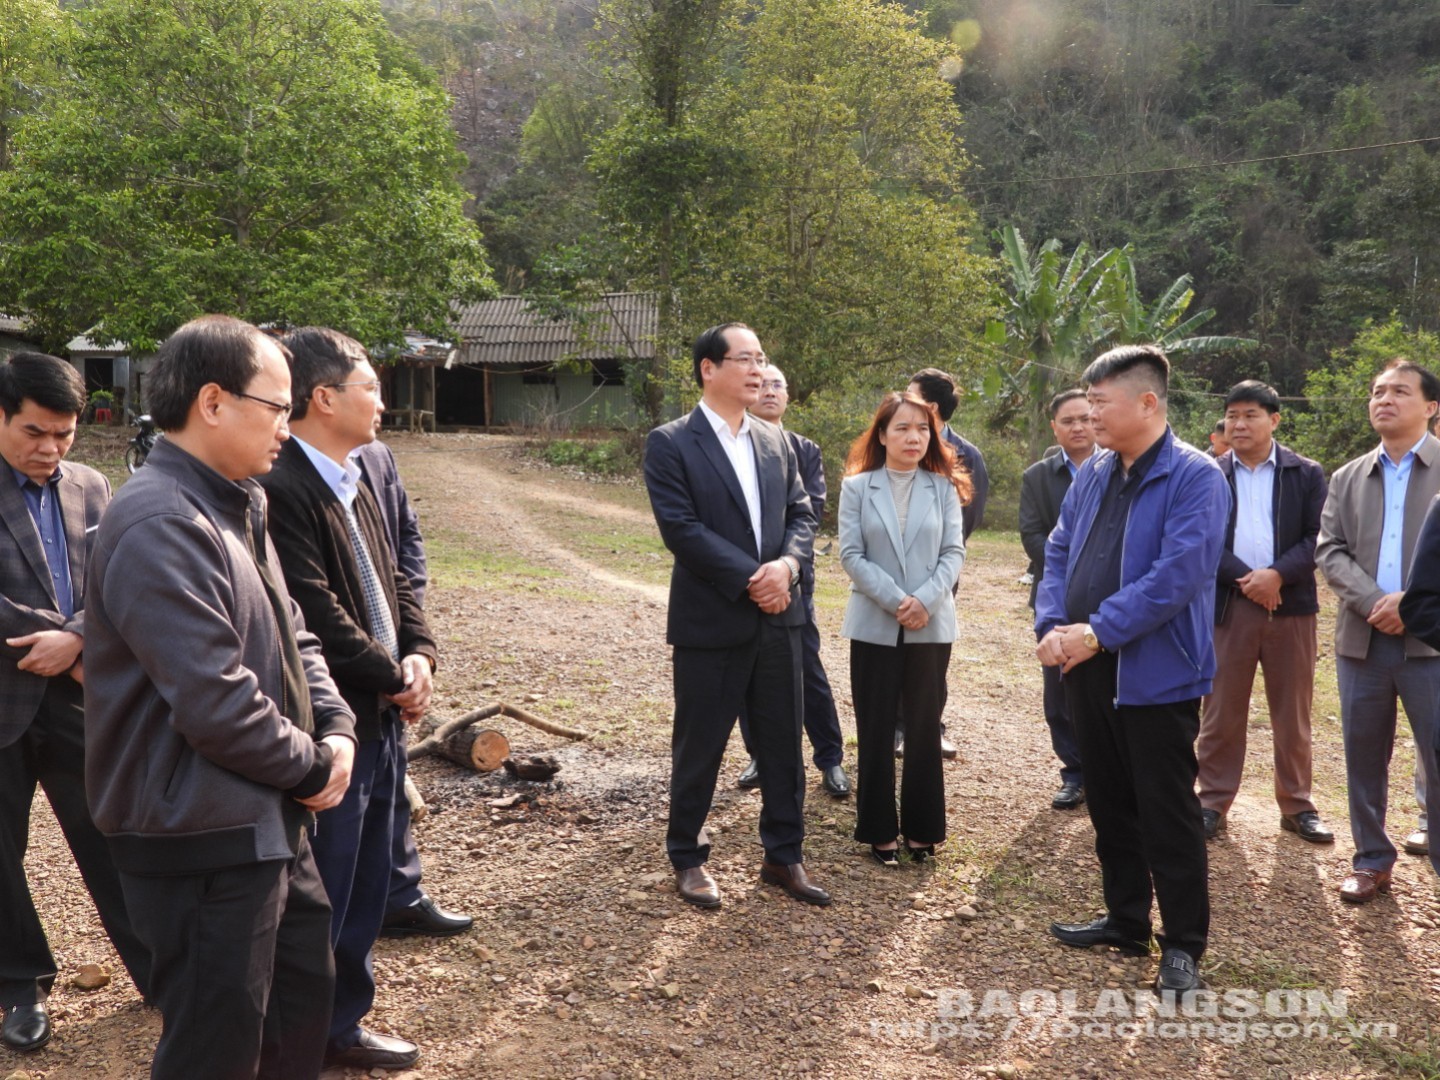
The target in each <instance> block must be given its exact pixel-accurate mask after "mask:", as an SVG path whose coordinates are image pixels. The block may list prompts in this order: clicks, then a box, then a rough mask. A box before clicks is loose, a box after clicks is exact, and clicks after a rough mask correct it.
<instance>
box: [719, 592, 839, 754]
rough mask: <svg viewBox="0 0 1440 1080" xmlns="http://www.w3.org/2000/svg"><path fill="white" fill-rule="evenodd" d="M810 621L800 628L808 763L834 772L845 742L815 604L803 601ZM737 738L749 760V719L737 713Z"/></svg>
mask: <svg viewBox="0 0 1440 1080" xmlns="http://www.w3.org/2000/svg"><path fill="white" fill-rule="evenodd" d="M805 606H806V608H807V609H808V610H809V612H810V618H809V620H808V621H807V622H806V623H805V625H804V626H802V627H801V628H800V653H801V659H800V665H801V671H802V678H803V680H804V683H805V707H804V709H803V720H804V722H805V734H806V735H807V736H809V738H810V753H811V760H812V761H814V762H815V767H816V768H817V769H833V768H834V767H835V766H836V765H839V764H840V763H841V762H843V761H844V760H845V738H844V736H843V735H841V734H840V716H839V714H838V713H837V712H836V711H835V695H834V694H833V693H832V692H831V690H830V676H828V675H826V674H825V665H824V664H822V663H821V662H820V628H819V627H818V626H816V625H815V608H814V601H813V600H812V599H811V598H810V597H808V596H807V597H806V598H805ZM740 738H741V739H743V740H744V741H745V752H746V753H747V754H749V755H750V756H751V757H754V756H755V751H754V750H752V749H751V747H750V718H749V717H748V716H747V715H746V714H745V712H744V711H743V710H742V711H741V713H740Z"/></svg>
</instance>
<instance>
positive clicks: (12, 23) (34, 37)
mask: <svg viewBox="0 0 1440 1080" xmlns="http://www.w3.org/2000/svg"><path fill="white" fill-rule="evenodd" d="M69 29H70V23H69V20H68V18H67V17H66V16H65V13H64V12H62V11H61V10H60V5H59V4H58V3H57V2H56V0H0V171H4V170H5V169H6V168H8V167H9V164H10V136H11V132H12V130H13V128H14V126H15V124H16V122H17V121H18V120H19V119H20V117H21V116H23V115H24V114H25V113H28V112H31V111H32V110H33V109H34V108H35V107H36V106H37V105H38V104H39V103H40V101H41V100H42V98H43V97H44V95H45V93H46V92H47V90H48V89H50V88H52V87H54V85H55V84H56V83H57V82H58V81H59V76H60V71H61V61H62V59H63V55H64V49H65V46H66V43H67V40H68V36H69Z"/></svg>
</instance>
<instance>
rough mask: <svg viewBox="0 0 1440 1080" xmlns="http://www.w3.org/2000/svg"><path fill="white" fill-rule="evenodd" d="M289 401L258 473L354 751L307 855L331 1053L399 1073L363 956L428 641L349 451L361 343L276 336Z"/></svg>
mask: <svg viewBox="0 0 1440 1080" xmlns="http://www.w3.org/2000/svg"><path fill="white" fill-rule="evenodd" d="M285 345H286V347H287V348H288V349H289V350H290V354H291V357H290V373H291V378H292V381H293V386H292V393H293V395H294V401H295V409H294V412H293V413H292V419H291V439H290V442H289V443H287V444H286V445H285V447H284V448H283V449H282V450H281V452H280V457H279V459H278V460H277V461H276V462H275V468H274V469H272V470H271V472H270V474H269V475H268V476H266V477H265V478H264V481H263V482H264V485H265V490H266V493H267V494H268V495H269V496H270V500H271V502H272V504H273V513H272V514H271V517H270V535H271V536H272V538H273V539H274V541H275V548H276V550H277V551H278V552H279V553H280V565H281V568H282V569H283V570H284V572H285V581H286V583H287V585H288V586H289V588H290V592H291V595H293V596H294V597H295V601H296V603H298V604H299V605H300V610H301V611H303V612H304V613H305V622H306V625H307V626H309V627H310V628H311V629H312V630H313V631H314V632H315V634H316V636H317V637H319V638H320V644H321V647H322V649H323V652H324V656H325V662H326V664H327V665H328V666H329V668H330V673H331V675H333V676H334V678H335V684H336V686H337V687H339V689H340V693H341V695H342V696H343V697H344V698H345V700H346V702H348V703H349V705H350V707H351V709H352V710H354V712H355V731H356V735H357V736H358V738H359V740H360V746H359V748H358V749H357V750H356V753H355V774H354V780H353V782H352V783H351V785H350V789H349V790H348V791H347V792H346V793H345V799H344V801H342V802H341V804H340V805H339V806H338V807H336V808H335V809H334V810H330V811H327V812H326V813H324V814H321V815H320V817H319V818H318V820H317V821H316V832H315V836H314V838H313V844H314V847H315V860H316V863H317V864H318V866H319V868H320V876H321V878H322V880H324V882H325V891H326V892H327V893H328V894H329V896H330V903H331V905H332V906H333V907H334V909H335V915H334V922H333V925H332V930H331V939H332V941H333V944H334V947H335V1010H334V1015H333V1017H332V1019H331V1022H330V1043H329V1049H328V1053H327V1060H328V1061H329V1062H330V1063H332V1064H337V1065H347V1066H353V1067H357V1068H390V1069H393V1068H408V1067H409V1066H411V1065H413V1064H414V1063H415V1062H416V1060H418V1058H419V1050H418V1048H417V1047H416V1046H415V1044H414V1043H411V1042H408V1041H406V1040H404V1039H396V1038H391V1037H389V1036H385V1035H380V1034H377V1033H375V1032H372V1031H369V1030H367V1029H365V1028H363V1027H361V1026H360V1021H361V1019H362V1018H363V1017H364V1016H365V1014H366V1013H368V1012H369V1011H370V1007H371V1005H372V1004H373V1003H374V1000H375V977H374V972H373V970H372V967H371V958H370V953H371V950H372V948H373V947H374V944H375V940H376V938H377V937H379V934H380V925H381V923H382V922H383V920H384V917H385V906H386V899H387V897H388V895H389V891H390V870H391V850H392V841H393V835H392V831H393V829H394V821H395V800H396V799H397V798H403V797H404V796H403V793H402V792H401V790H400V780H399V777H400V762H399V758H400V756H401V755H402V754H403V753H404V745H403V743H404V740H403V737H402V733H401V723H402V722H403V721H407V720H408V721H410V722H414V721H415V720H418V719H419V718H420V717H421V716H423V715H424V713H425V710H426V708H427V707H428V705H429V700H430V691H431V672H432V671H433V669H434V663H435V657H436V650H435V643H434V640H433V639H432V638H431V636H430V631H429V627H428V625H427V624H426V621H425V615H424V613H423V612H422V611H421V609H420V605H419V604H417V603H416V602H415V595H414V593H413V592H412V591H411V588H410V582H409V580H408V579H407V578H406V577H405V575H404V574H402V573H400V571H399V570H398V569H397V568H396V566H395V562H394V560H393V559H392V558H391V555H390V548H389V544H388V543H387V541H386V539H385V531H384V528H385V527H384V523H383V522H382V520H381V518H380V510H379V508H378V507H377V506H376V504H375V498H374V496H373V495H371V494H370V491H369V489H368V488H366V487H365V486H364V485H363V484H361V482H360V470H359V468H358V466H356V465H355V463H354V462H353V461H351V460H350V455H351V453H352V452H353V451H354V450H355V449H356V448H357V447H359V446H362V445H364V444H365V443H367V442H369V441H370V440H371V439H373V438H374V437H375V419H376V417H377V416H378V415H379V413H380V412H381V411H382V410H383V408H384V407H383V405H382V404H381V402H380V384H379V380H378V378H377V377H376V375H375V369H374V368H373V367H371V366H370V361H369V359H368V358H367V356H366V353H365V349H364V347H363V346H362V345H360V343H359V342H357V341H354V340H353V339H351V338H348V337H346V336H345V335H343V334H339V333H336V332H335V331H333V330H322V329H316V328H306V329H302V330H296V331H294V332H292V333H290V334H288V335H286V337H285Z"/></svg>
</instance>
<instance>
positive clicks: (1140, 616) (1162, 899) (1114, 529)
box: [1035, 345, 1230, 995]
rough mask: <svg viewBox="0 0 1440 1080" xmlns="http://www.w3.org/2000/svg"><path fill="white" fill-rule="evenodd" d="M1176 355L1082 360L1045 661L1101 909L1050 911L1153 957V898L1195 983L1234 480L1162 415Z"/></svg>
mask: <svg viewBox="0 0 1440 1080" xmlns="http://www.w3.org/2000/svg"><path fill="white" fill-rule="evenodd" d="M1169 378H1170V363H1169V361H1168V360H1167V359H1166V358H1165V354H1164V353H1163V352H1161V351H1160V350H1159V349H1157V348H1155V347H1154V346H1151V345H1126V346H1122V347H1120V348H1118V349H1112V350H1110V351H1109V352H1107V353H1105V354H1104V355H1103V356H1101V357H1099V358H1098V359H1097V360H1096V361H1095V362H1094V363H1092V364H1091V365H1090V367H1089V368H1087V369H1086V371H1085V374H1084V377H1083V381H1084V382H1085V384H1086V385H1087V387H1088V389H1087V391H1086V396H1087V398H1088V399H1089V401H1090V415H1091V418H1092V420H1093V424H1094V431H1095V439H1096V442H1097V443H1098V444H1099V445H1100V447H1101V448H1102V449H1101V450H1100V451H1098V452H1097V453H1095V454H1093V455H1091V457H1090V458H1089V460H1087V461H1086V462H1085V464H1084V465H1083V466H1081V468H1080V471H1079V473H1078V475H1077V476H1076V477H1075V481H1074V483H1073V484H1071V486H1070V490H1069V492H1068V493H1067V494H1066V496H1065V501H1064V503H1063V504H1062V505H1061V508H1060V521H1059V523H1058V524H1057V525H1056V526H1055V529H1054V531H1053V532H1052V533H1051V534H1050V540H1049V542H1048V543H1047V544H1046V547H1045V576H1044V578H1042V579H1041V583H1040V591H1039V593H1038V594H1037V596H1036V607H1035V633H1036V636H1037V637H1038V638H1039V640H1040V645H1039V648H1038V649H1037V650H1036V652H1037V654H1038V655H1039V657H1040V662H1041V663H1043V664H1045V665H1047V666H1050V667H1059V668H1060V669H1061V671H1062V673H1063V675H1064V684H1065V691H1066V694H1067V700H1068V701H1069V704H1070V715H1071V717H1072V718H1073V720H1074V723H1075V729H1076V734H1077V736H1078V737H1079V740H1080V757H1081V759H1082V760H1083V761H1084V762H1085V781H1086V784H1085V786H1086V789H1087V795H1088V797H1089V798H1088V802H1087V805H1088V806H1089V808H1090V820H1091V822H1092V823H1093V824H1094V826H1095V853H1096V855H1097V856H1098V857H1099V859H1100V871H1101V877H1102V881H1103V886H1104V892H1105V906H1106V909H1107V914H1106V915H1105V917H1104V918H1101V919H1097V920H1095V921H1094V922H1090V923H1068V924H1067V923H1054V924H1052V925H1051V927H1050V932H1051V933H1052V934H1053V935H1054V936H1055V937H1057V938H1058V939H1059V940H1060V941H1062V942H1064V943H1065V944H1066V945H1072V946H1075V947H1077V948H1088V947H1090V946H1092V945H1110V946H1114V947H1115V948H1117V949H1120V950H1122V951H1124V952H1128V953H1131V954H1133V955H1136V956H1140V955H1144V953H1145V952H1146V951H1147V949H1148V943H1149V940H1150V925H1151V924H1150V903H1151V900H1152V898H1153V899H1155V900H1156V901H1158V903H1159V905H1160V918H1161V920H1162V922H1163V923H1164V926H1165V933H1164V935H1163V936H1162V937H1161V939H1160V945H1161V948H1162V950H1163V952H1162V956H1161V961H1160V973H1159V975H1158V977H1157V978H1156V980H1155V988H1156V990H1157V991H1159V992H1161V993H1162V994H1163V993H1169V994H1171V995H1176V994H1184V993H1187V992H1189V991H1193V990H1196V989H1198V988H1199V987H1201V986H1202V985H1203V984H1202V983H1201V981H1200V977H1199V974H1198V965H1199V962H1200V957H1201V956H1202V955H1203V954H1204V952H1205V943H1206V938H1207V936H1208V934H1209V928H1210V900H1209V893H1208V889H1207V883H1206V871H1207V866H1206V856H1205V831H1204V827H1203V825H1202V823H1201V815H1200V800H1199V799H1198V798H1197V797H1196V794H1195V775H1196V761H1195V737H1196V735H1197V734H1198V732H1199V729H1200V698H1201V697H1202V696H1203V695H1205V694H1208V693H1209V692H1210V689H1211V680H1212V679H1213V678H1214V676H1215V649H1214V643H1213V622H1214V612H1215V571H1216V568H1217V567H1218V566H1219V562H1220V551H1221V549H1222V548H1223V546H1224V543H1225V529H1226V524H1227V522H1228V520H1229V516H1230V490H1229V487H1228V485H1227V484H1226V483H1225V478H1224V476H1223V475H1221V473H1220V470H1219V469H1218V468H1216V466H1215V463H1214V461H1213V460H1211V459H1210V458H1208V457H1206V456H1205V455H1204V454H1203V453H1201V452H1200V451H1199V450H1196V449H1195V448H1194V447H1191V446H1187V445H1186V444H1185V443H1182V442H1179V441H1178V440H1177V439H1176V438H1175V436H1174V433H1173V432H1171V430H1170V426H1169V424H1168V423H1167V421H1166V394H1167V390H1168V387H1169Z"/></svg>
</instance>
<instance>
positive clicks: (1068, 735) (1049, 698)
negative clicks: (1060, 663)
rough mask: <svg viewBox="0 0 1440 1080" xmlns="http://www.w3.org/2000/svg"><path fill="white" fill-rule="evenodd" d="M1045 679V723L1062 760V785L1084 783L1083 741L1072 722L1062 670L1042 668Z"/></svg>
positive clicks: (1052, 746) (1056, 754)
mask: <svg viewBox="0 0 1440 1080" xmlns="http://www.w3.org/2000/svg"><path fill="white" fill-rule="evenodd" d="M1040 670H1041V672H1042V673H1043V676H1042V677H1043V678H1044V680H1045V724H1046V726H1047V727H1049V729H1050V748H1051V749H1052V750H1054V751H1055V756H1056V757H1057V758H1059V759H1060V783H1061V784H1084V783H1085V774H1084V772H1083V770H1082V769H1081V768H1080V742H1079V740H1078V739H1076V737H1075V724H1074V723H1073V722H1072V721H1071V719H1070V704H1069V702H1067V701H1066V700H1065V690H1064V688H1063V687H1062V686H1061V685H1060V669H1059V668H1058V667H1047V668H1041V669H1040Z"/></svg>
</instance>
